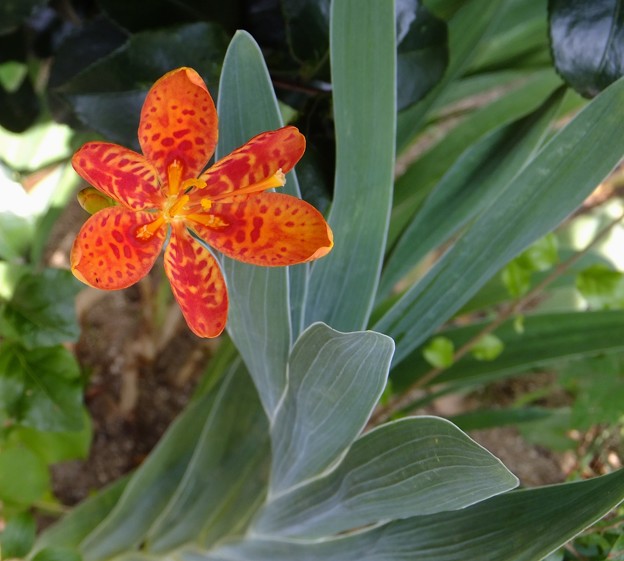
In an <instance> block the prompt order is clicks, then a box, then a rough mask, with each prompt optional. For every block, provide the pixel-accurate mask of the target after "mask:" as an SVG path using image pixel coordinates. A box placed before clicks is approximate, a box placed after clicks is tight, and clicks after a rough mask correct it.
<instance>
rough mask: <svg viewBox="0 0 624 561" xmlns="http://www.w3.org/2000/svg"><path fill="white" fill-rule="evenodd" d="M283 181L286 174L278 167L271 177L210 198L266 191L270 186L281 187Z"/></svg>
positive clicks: (224, 197) (215, 199)
mask: <svg viewBox="0 0 624 561" xmlns="http://www.w3.org/2000/svg"><path fill="white" fill-rule="evenodd" d="M285 183H286V176H285V175H284V172H283V171H282V170H281V168H280V169H278V170H277V171H276V172H275V173H274V174H273V175H272V176H271V177H267V178H266V179H262V180H261V181H258V182H257V183H252V184H251V185H247V187H243V188H242V189H237V190H236V191H230V192H228V193H222V194H221V195H217V196H215V197H212V198H211V200H212V201H218V200H221V199H227V198H229V197H236V196H238V195H249V194H251V193H258V192H260V191H266V190H267V189H271V188H272V187H283V186H284V184H285ZM204 200H205V199H202V206H204Z"/></svg>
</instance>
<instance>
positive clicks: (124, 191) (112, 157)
mask: <svg viewBox="0 0 624 561" xmlns="http://www.w3.org/2000/svg"><path fill="white" fill-rule="evenodd" d="M72 166H73V167H74V169H75V170H76V172H77V173H78V174H79V175H80V177H82V178H83V179H84V180H85V181H87V182H88V183H90V184H91V185H93V186H94V187H96V188H97V189H98V190H100V191H101V192H102V193H104V194H105V195H108V196H109V197H111V198H112V199H114V200H116V201H117V202H118V203H120V204H122V205H124V206H126V207H127V208H130V209H133V210H147V209H152V208H160V207H161V206H162V204H163V201H164V199H163V194H162V190H161V188H160V185H159V181H158V172H157V171H156V168H154V166H153V165H152V164H150V163H149V162H148V161H147V160H146V159H145V158H144V157H143V156H141V154H137V153H136V152H133V151H132V150H128V149H127V148H124V147H123V146H119V145H117V144H111V143H110V142H87V143H86V144H85V145H84V146H83V147H82V148H80V150H78V152H76V153H75V154H74V156H73V158H72Z"/></svg>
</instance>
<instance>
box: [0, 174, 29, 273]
mask: <svg viewBox="0 0 624 561" xmlns="http://www.w3.org/2000/svg"><path fill="white" fill-rule="evenodd" d="M3 187H4V186H3ZM32 235H33V225H32V221H31V220H29V219H28V218H26V217H24V216H19V215H17V214H15V213H13V212H0V259H5V260H6V261H19V260H21V259H23V257H24V256H25V254H26V252H27V248H28V245H29V244H30V240H31V239H32Z"/></svg>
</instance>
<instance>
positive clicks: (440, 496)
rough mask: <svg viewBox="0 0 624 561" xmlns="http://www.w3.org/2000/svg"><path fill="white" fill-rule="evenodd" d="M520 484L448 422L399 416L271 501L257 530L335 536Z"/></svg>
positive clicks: (453, 506) (467, 501) (448, 507)
mask: <svg viewBox="0 0 624 561" xmlns="http://www.w3.org/2000/svg"><path fill="white" fill-rule="evenodd" d="M517 483H518V480H517V479H516V477H515V476H514V475H513V474H512V473H511V472H509V471H508V470H507V469H506V468H505V467H504V466H503V465H502V463H501V462H500V461H499V460H498V459H496V458H495V457H494V456H492V455H491V454H490V453H489V452H487V451H486V450H484V449H483V448H481V447H480V446H479V445H477V444H476V443H475V442H473V441H472V440H470V438H468V437H467V436H466V435H465V434H463V433H462V432H461V431H460V430H458V429H457V428H456V427H454V426H453V425H452V424H451V423H449V422H448V421H445V420H443V419H439V418H435V417H419V418H408V419H402V420H400V421H396V422H394V423H390V424H387V425H383V426H381V427H379V428H377V429H375V430H373V431H371V432H369V433H367V434H365V435H364V436H362V437H360V438H359V439H358V440H356V441H355V443H354V444H353V446H352V447H351V448H350V450H349V451H348V452H347V455H346V456H345V458H344V460H343V461H342V462H341V463H340V465H339V466H338V467H336V469H334V470H332V471H331V472H330V473H329V474H328V475H326V476H324V477H322V478H319V479H316V480H314V481H312V482H310V483H308V484H307V485H304V486H298V487H296V488H295V489H293V490H292V491H289V492H286V493H283V494H280V495H279V496H278V497H277V498H275V499H274V500H272V501H269V503H268V505H267V506H266V507H265V508H264V510H263V511H262V512H261V513H260V516H259V518H258V519H257V520H256V523H255V524H254V526H253V529H252V530H253V531H254V532H257V533H259V534H262V535H279V536H289V537H297V538H298V539H300V538H308V539H310V538H319V537H323V536H327V535H336V534H339V533H341V532H344V531H346V530H354V529H357V528H362V527H365V526H369V525H371V524H375V523H378V522H381V521H384V520H392V519H398V518H406V517H409V516H416V515H425V514H432V513H436V512H443V511H449V510H456V509H458V508H464V507H466V506H468V505H470V504H474V503H476V502H479V501H482V500H485V499H487V498H489V497H491V496H493V495H496V494H498V493H502V492H504V491H508V490H510V489H513V488H514V487H515V486H516V485H517Z"/></svg>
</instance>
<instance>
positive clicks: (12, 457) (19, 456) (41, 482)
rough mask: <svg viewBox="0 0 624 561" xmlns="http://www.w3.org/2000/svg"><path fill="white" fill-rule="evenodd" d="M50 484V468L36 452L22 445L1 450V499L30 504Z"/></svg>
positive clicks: (19, 504)
mask: <svg viewBox="0 0 624 561" xmlns="http://www.w3.org/2000/svg"><path fill="white" fill-rule="evenodd" d="M49 486H50V476H49V474H48V469H47V467H46V465H45V463H44V462H43V460H42V459H41V458H39V457H38V456H37V455H36V454H35V453H34V452H31V451H30V450H28V449H27V448H21V447H20V448H6V449H4V450H2V451H0V500H2V501H5V502H6V503H8V504H11V505H15V506H28V505H30V504H32V503H34V502H35V501H37V500H39V499H40V498H41V497H42V496H43V494H44V493H45V492H46V491H47V490H48V488H49Z"/></svg>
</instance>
